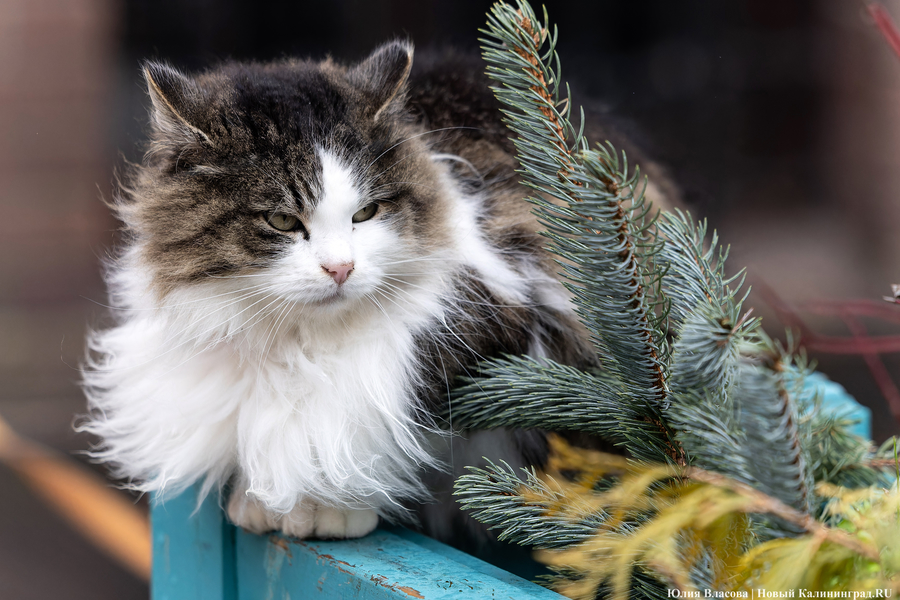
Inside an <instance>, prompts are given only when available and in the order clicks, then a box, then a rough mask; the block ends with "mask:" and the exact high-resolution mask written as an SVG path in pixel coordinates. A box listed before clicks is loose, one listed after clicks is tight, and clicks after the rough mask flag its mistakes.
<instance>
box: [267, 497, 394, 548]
mask: <svg viewBox="0 0 900 600" xmlns="http://www.w3.org/2000/svg"><path fill="white" fill-rule="evenodd" d="M377 526H378V513H376V512H375V511H374V510H372V509H371V508H367V509H352V508H336V507H333V506H322V505H321V504H317V503H315V502H312V501H310V500H304V501H303V502H301V503H299V504H297V506H295V507H294V508H293V509H292V510H291V512H289V513H287V514H286V515H284V516H282V517H281V520H280V521H279V528H280V529H281V531H283V532H284V533H286V534H287V535H290V536H293V537H296V538H301V539H303V538H311V537H315V538H323V539H334V538H341V539H345V538H358V537H362V536H364V535H366V534H367V533H369V532H371V531H372V530H373V529H375V527H377Z"/></svg>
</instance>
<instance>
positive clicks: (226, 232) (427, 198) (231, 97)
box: [120, 42, 447, 305]
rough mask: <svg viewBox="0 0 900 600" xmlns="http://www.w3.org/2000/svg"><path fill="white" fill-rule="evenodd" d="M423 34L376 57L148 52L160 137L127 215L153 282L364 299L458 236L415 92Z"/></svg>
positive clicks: (297, 297) (311, 299) (154, 123)
mask: <svg viewBox="0 0 900 600" xmlns="http://www.w3.org/2000/svg"><path fill="white" fill-rule="evenodd" d="M411 61H412V48H411V46H410V45H409V44H407V43H404V42H394V43H390V44H387V45H385V46H382V47H381V48H379V49H378V50H376V51H375V52H374V53H373V54H372V55H371V56H369V57H368V58H367V59H365V60H364V61H362V62H361V63H359V64H357V65H354V66H351V67H343V66H340V65H337V64H335V63H333V62H331V61H330V60H327V61H324V62H321V63H317V62H312V61H299V60H288V61H283V62H277V63H268V64H260V63H226V64H224V65H222V66H220V67H218V68H216V69H214V70H211V71H208V72H205V73H203V74H200V75H196V76H191V75H187V74H184V73H181V72H179V71H177V70H176V69H173V68H172V67H169V66H167V65H164V64H159V63H152V62H150V63H147V64H146V65H145V66H144V76H145V79H146V82H147V88H148V92H149V96H150V98H151V101H152V109H151V141H150V148H149V151H148V153H147V157H146V160H145V161H144V164H143V165H139V166H137V167H135V171H134V172H133V173H132V174H131V176H130V177H129V178H128V179H127V180H126V182H125V185H123V186H122V187H123V196H124V200H123V201H122V202H121V203H120V214H121V216H122V218H123V220H124V221H125V223H126V225H127V227H128V229H129V230H130V231H131V233H132V235H133V237H134V238H135V241H136V242H135V243H136V245H137V247H139V248H140V257H141V260H142V261H144V262H145V264H146V265H147V266H148V267H149V269H150V271H151V273H152V275H151V279H152V288H153V290H154V291H155V293H157V294H159V295H161V296H163V297H164V296H166V295H167V294H169V293H170V292H171V291H173V290H176V289H179V288H184V287H190V286H195V285H198V284H199V285H203V284H204V283H205V282H209V281H210V280H211V279H220V280H221V279H230V280H232V281H238V280H240V281H242V282H243V283H242V286H243V287H245V288H251V287H252V286H253V285H258V286H260V289H262V288H264V287H265V288H266V289H274V290H275V293H277V295H279V296H281V297H284V298H287V299H290V300H293V301H296V302H298V303H305V304H310V305H327V304H340V303H342V302H344V303H345V302H350V301H353V300H359V299H360V298H363V297H365V296H366V295H367V294H371V293H373V291H375V290H376V289H378V288H379V286H382V287H384V286H387V288H390V287H391V286H395V285H397V284H398V281H391V278H392V277H393V278H396V277H399V276H400V275H402V273H404V272H406V273H411V272H412V271H414V270H421V266H415V262H416V259H417V257H418V258H421V257H427V256H429V255H432V254H433V253H434V252H435V249H436V248H439V247H441V245H442V244H444V243H446V241H445V240H444V238H445V237H446V234H445V233H444V232H443V230H444V229H445V228H446V227H445V223H446V219H447V216H446V215H445V214H444V213H445V211H446V207H445V205H446V201H445V200H444V198H443V196H442V194H443V192H442V191H441V189H440V187H441V186H440V185H438V183H437V178H438V177H439V175H438V174H439V170H438V169H437V167H436V165H435V164H434V162H433V160H432V159H431V157H430V154H429V152H428V151H427V145H426V143H425V139H423V138H424V137H427V136H422V135H420V133H421V132H420V131H419V130H418V129H417V128H416V125H415V123H414V122H413V120H412V119H411V117H410V116H409V114H408V113H407V111H406V109H405V106H404V101H405V93H406V81H407V77H408V74H409V70H410V66H411Z"/></svg>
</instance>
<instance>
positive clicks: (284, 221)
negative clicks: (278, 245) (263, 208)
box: [266, 213, 300, 231]
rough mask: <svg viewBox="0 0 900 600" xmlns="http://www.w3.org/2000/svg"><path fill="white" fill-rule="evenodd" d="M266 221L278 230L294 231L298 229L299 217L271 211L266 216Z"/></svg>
mask: <svg viewBox="0 0 900 600" xmlns="http://www.w3.org/2000/svg"><path fill="white" fill-rule="evenodd" d="M266 222H267V223H268V224H269V225H271V226H272V227H274V228H275V229H277V230H278V231H296V230H298V229H300V219H298V218H297V217H295V216H294V215H286V214H284V213H272V214H270V215H269V216H268V217H266Z"/></svg>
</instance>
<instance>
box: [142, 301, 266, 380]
mask: <svg viewBox="0 0 900 600" xmlns="http://www.w3.org/2000/svg"><path fill="white" fill-rule="evenodd" d="M273 295H275V294H274V292H273V293H270V294H267V295H266V296H265V297H264V299H268V298H270V297H272V296H273ZM278 300H279V299H278V298H276V299H275V300H273V301H272V302H270V303H269V304H267V305H266V306H264V307H263V308H261V309H260V310H259V311H257V312H256V313H254V315H253V316H252V317H250V318H251V319H252V318H253V317H255V316H256V315H259V314H260V313H261V312H262V311H265V310H266V309H267V308H268V307H270V306H272V305H273V304H275V303H276V302H278ZM259 302H260V301H257V302H255V303H254V304H258V303H259ZM251 306H253V305H251ZM245 310H246V309H245ZM241 312H244V311H241ZM238 314H240V313H238ZM235 316H237V315H235ZM229 320H230V319H229ZM224 324H225V323H224V322H223V323H220V324H219V325H217V326H216V327H221V326H222V325H224ZM245 324H246V322H245ZM241 327H243V325H242V326H241ZM241 327H239V328H238V331H240V330H241ZM213 329H214V328H213ZM204 333H205V332H204ZM201 335H203V334H201ZM226 339H227V338H226ZM190 341H192V340H191V339H188V340H185V341H184V342H183V343H181V344H179V346H183V345H185V344H187V343H188V342H190ZM193 341H194V342H196V341H199V339H195V340H193ZM177 347H178V346H176V348H177ZM212 347H215V344H212V345H211V344H207V345H206V346H204V347H203V348H200V349H199V350H197V351H196V352H194V353H192V354H190V355H189V356H187V357H186V358H185V359H184V360H182V361H181V362H179V363H178V364H176V365H174V366H172V368H170V369H169V370H168V371H164V372H163V375H170V374H172V373H174V372H175V371H177V370H178V369H179V368H181V367H183V366H184V365H186V364H188V363H189V362H190V361H192V360H193V359H194V358H196V357H198V356H200V355H201V354H203V353H204V352H207V351H208V350H209V349H210V348H212ZM173 350H174V348H173ZM166 354H168V351H167V352H164V353H162V354H160V355H159V356H165V355H166Z"/></svg>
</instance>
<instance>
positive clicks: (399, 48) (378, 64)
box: [347, 40, 413, 121]
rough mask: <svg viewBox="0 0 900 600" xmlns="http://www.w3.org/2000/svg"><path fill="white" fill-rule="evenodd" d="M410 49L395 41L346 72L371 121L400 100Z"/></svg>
mask: <svg viewBox="0 0 900 600" xmlns="http://www.w3.org/2000/svg"><path fill="white" fill-rule="evenodd" d="M412 59H413V46H412V44H411V43H410V42H408V41H401V40H396V41H393V42H389V43H387V44H385V45H383V46H381V47H380V48H377V49H376V50H375V51H374V52H373V53H372V54H371V55H369V57H368V58H367V59H365V60H364V61H362V62H361V63H359V64H358V65H356V66H354V67H351V68H350V70H349V71H348V72H347V76H348V77H349V78H350V82H351V83H352V84H353V85H354V86H355V87H356V88H357V89H359V90H360V91H361V92H362V93H363V94H364V95H365V96H366V100H367V103H368V104H369V106H370V107H371V108H370V110H369V111H367V112H369V113H370V114H371V115H372V117H373V119H374V120H376V121H377V120H378V118H379V117H380V116H381V115H382V114H383V113H384V111H385V109H386V108H388V107H389V106H390V105H391V104H392V103H393V102H394V101H395V100H400V99H402V97H403V95H404V92H405V89H406V79H407V78H408V77H409V70H410V69H411V68H412Z"/></svg>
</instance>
